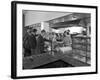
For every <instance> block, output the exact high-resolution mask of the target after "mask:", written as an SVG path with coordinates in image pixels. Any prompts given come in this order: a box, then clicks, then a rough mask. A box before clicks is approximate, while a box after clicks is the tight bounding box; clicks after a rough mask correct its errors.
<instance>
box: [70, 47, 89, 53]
mask: <svg viewBox="0 0 100 80" xmlns="http://www.w3.org/2000/svg"><path fill="white" fill-rule="evenodd" d="M72 49H77V50H82V51H87V52H90V50H85V49H82V48H74V47H73V48H72Z"/></svg>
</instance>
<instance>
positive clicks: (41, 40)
mask: <svg viewBox="0 0 100 80" xmlns="http://www.w3.org/2000/svg"><path fill="white" fill-rule="evenodd" d="M45 35H46V31H45V30H42V31H41V34H40V35H39V36H38V38H37V54H42V53H45V51H44V49H45V41H49V40H47V39H46V38H45Z"/></svg>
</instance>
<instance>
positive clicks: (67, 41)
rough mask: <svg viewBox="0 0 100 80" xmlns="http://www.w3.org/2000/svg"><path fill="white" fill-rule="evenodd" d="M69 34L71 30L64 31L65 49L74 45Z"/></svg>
mask: <svg viewBox="0 0 100 80" xmlns="http://www.w3.org/2000/svg"><path fill="white" fill-rule="evenodd" d="M69 32H70V31H69V30H67V31H64V38H63V44H64V46H65V47H66V46H71V44H72V39H71V36H70V34H69Z"/></svg>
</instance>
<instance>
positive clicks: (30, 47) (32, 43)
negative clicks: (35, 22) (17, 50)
mask: <svg viewBox="0 0 100 80" xmlns="http://www.w3.org/2000/svg"><path fill="white" fill-rule="evenodd" d="M36 32H37V30H36V29H33V30H32V29H28V30H27V35H26V36H25V37H24V40H23V46H24V49H25V51H24V56H25V57H26V56H31V55H33V54H35V48H36V37H35V34H36Z"/></svg>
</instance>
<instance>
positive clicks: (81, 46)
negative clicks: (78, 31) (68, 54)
mask: <svg viewBox="0 0 100 80" xmlns="http://www.w3.org/2000/svg"><path fill="white" fill-rule="evenodd" d="M72 42H73V43H72V54H73V56H72V57H73V58H75V59H77V60H79V61H81V62H84V63H87V64H91V59H90V58H91V54H90V53H91V43H90V42H91V38H90V37H89V36H74V37H72Z"/></svg>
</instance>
